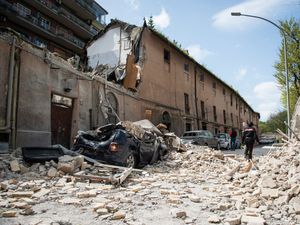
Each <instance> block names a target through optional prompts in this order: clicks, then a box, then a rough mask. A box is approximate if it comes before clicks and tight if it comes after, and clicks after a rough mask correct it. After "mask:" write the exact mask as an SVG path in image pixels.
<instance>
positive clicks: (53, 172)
mask: <svg viewBox="0 0 300 225" xmlns="http://www.w3.org/2000/svg"><path fill="white" fill-rule="evenodd" d="M56 174H57V169H55V168H54V167H51V168H50V169H49V170H48V173H47V176H48V177H55V176H56Z"/></svg>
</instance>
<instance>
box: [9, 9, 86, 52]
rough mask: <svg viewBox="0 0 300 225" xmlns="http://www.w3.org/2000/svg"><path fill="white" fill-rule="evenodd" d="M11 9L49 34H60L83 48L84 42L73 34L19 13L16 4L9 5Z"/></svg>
mask: <svg viewBox="0 0 300 225" xmlns="http://www.w3.org/2000/svg"><path fill="white" fill-rule="evenodd" d="M10 9H11V10H13V11H15V12H17V13H18V15H19V16H21V17H22V18H24V19H26V20H27V21H29V22H31V23H32V24H34V25H36V26H38V27H40V28H42V29H43V30H45V31H47V32H49V33H51V34H54V35H57V36H60V37H63V38H65V39H66V40H68V41H71V42H72V43H74V44H75V45H77V46H78V47H80V48H83V47H84V45H85V43H84V42H83V41H81V40H80V39H79V38H77V37H75V36H73V35H70V34H68V33H66V32H61V31H57V30H56V29H55V28H54V27H52V26H51V25H49V26H46V25H45V24H44V23H42V20H41V19H39V18H37V17H35V16H33V15H27V16H24V14H22V13H21V11H19V10H18V9H17V7H16V5H11V8H10Z"/></svg>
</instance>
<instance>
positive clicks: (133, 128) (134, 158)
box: [72, 121, 167, 167]
mask: <svg viewBox="0 0 300 225" xmlns="http://www.w3.org/2000/svg"><path fill="white" fill-rule="evenodd" d="M145 124H146V125H145ZM143 125H145V126H144V127H143ZM159 132H160V131H159V130H158V129H157V128H155V126H154V125H153V124H151V122H150V121H142V122H137V123H132V122H129V121H125V122H120V123H118V124H109V125H105V126H102V127H99V128H97V129H95V130H90V131H78V134H77V136H76V138H75V140H74V145H73V147H72V150H73V151H75V152H78V153H80V154H83V155H86V156H88V157H90V158H93V159H96V160H98V161H101V162H103V163H109V164H114V165H119V166H126V167H143V166H146V165H148V164H153V163H154V162H156V161H158V160H160V159H161V158H162V156H163V155H165V154H166V152H167V147H166V145H165V144H164V142H163V139H162V138H161V137H160V136H159Z"/></svg>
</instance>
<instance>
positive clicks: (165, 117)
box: [161, 111, 171, 130]
mask: <svg viewBox="0 0 300 225" xmlns="http://www.w3.org/2000/svg"><path fill="white" fill-rule="evenodd" d="M161 122H162V123H163V124H165V125H166V126H167V127H168V130H170V129H171V116H170V114H169V113H168V112H167V111H164V112H163V114H162V121H161Z"/></svg>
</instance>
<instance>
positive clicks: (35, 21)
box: [0, 0, 85, 54]
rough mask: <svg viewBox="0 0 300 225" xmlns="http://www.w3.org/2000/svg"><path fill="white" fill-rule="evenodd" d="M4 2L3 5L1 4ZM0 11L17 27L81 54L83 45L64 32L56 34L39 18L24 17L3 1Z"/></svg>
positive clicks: (0, 4)
mask: <svg viewBox="0 0 300 225" xmlns="http://www.w3.org/2000/svg"><path fill="white" fill-rule="evenodd" d="M3 2H5V4H2V3H3ZM0 9H1V11H2V12H3V14H4V15H5V16H6V17H7V18H8V19H9V20H11V21H13V22H14V23H16V24H18V25H19V26H21V27H23V28H25V29H27V30H30V31H32V32H34V33H36V34H37V35H40V36H41V37H44V38H45V39H48V40H51V41H52V42H54V43H57V44H59V45H61V46H64V47H65V48H67V49H69V50H71V51H73V52H76V53H77V54H81V53H82V52H83V48H84V45H85V43H84V42H83V41H81V40H80V39H79V38H77V37H75V36H74V35H70V34H68V33H66V32H65V33H64V32H61V31H60V32H58V31H57V29H56V28H54V27H52V26H50V25H47V24H45V23H43V22H42V20H41V19H40V18H37V17H35V16H33V15H24V14H23V13H21V12H20V11H18V9H17V7H16V6H15V5H13V4H11V3H8V2H6V1H4V0H0Z"/></svg>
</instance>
